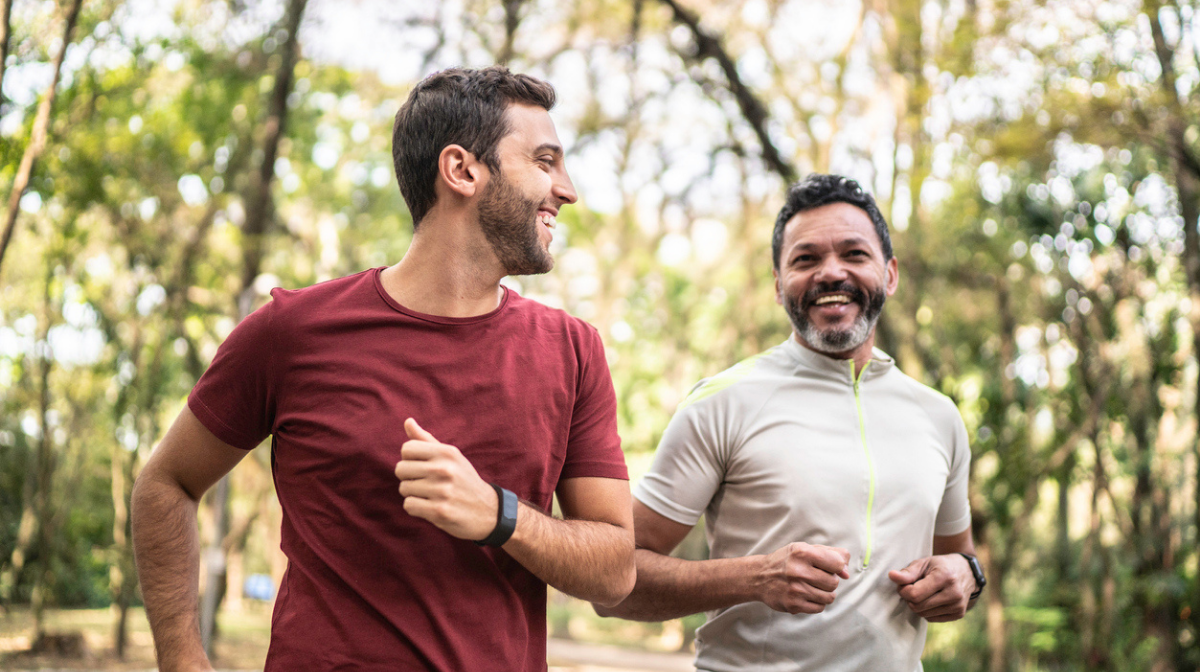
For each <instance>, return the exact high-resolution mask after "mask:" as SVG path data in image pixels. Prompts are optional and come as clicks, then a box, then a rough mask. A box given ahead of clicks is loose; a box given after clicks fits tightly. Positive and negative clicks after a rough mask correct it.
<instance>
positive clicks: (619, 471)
mask: <svg viewBox="0 0 1200 672" xmlns="http://www.w3.org/2000/svg"><path fill="white" fill-rule="evenodd" d="M583 326H584V328H583V329H582V330H581V335H580V340H579V346H578V353H579V373H578V376H579V380H578V382H577V386H576V395H575V404H574V406H573V408H572V412H571V430H570V436H569V437H568V438H567V457H566V460H565V461H564V462H563V468H562V474H561V475H560V476H559V478H560V479H566V478H583V477H593V478H616V479H621V480H629V470H628V469H627V468H626V466H625V454H624V453H623V452H621V437H620V435H619V434H618V433H617V395H616V393H615V392H614V391H613V383H612V375H611V374H610V373H609V371H608V361H607V360H606V359H605V357H604V344H603V342H602V341H601V340H600V334H599V333H597V332H596V330H595V329H594V328H593V327H591V326H590V325H583Z"/></svg>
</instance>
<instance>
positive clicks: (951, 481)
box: [933, 409, 971, 537]
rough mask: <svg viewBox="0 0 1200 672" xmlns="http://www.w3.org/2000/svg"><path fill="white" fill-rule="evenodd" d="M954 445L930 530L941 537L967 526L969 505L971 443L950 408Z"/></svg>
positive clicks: (965, 429)
mask: <svg viewBox="0 0 1200 672" xmlns="http://www.w3.org/2000/svg"><path fill="white" fill-rule="evenodd" d="M953 415H954V445H953V452H952V455H951V460H950V476H949V477H948V478H947V479H946V490H945V492H943V493H942V505H941V506H940V507H938V513H937V522H936V524H935V525H934V528H933V533H934V534H935V535H937V536H940V537H944V536H948V535H952V534H958V533H960V532H962V531H963V530H966V529H967V528H968V527H970V525H971V504H970V501H969V500H968V499H967V481H968V480H970V474H971V444H970V442H969V440H968V439H967V428H966V425H964V424H963V421H962V416H960V415H959V414H958V409H954V413H953Z"/></svg>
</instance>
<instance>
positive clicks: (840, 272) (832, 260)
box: [813, 254, 850, 282]
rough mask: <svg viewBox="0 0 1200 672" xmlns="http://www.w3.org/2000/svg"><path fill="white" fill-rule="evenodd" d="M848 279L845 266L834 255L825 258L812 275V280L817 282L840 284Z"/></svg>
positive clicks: (848, 275)
mask: <svg viewBox="0 0 1200 672" xmlns="http://www.w3.org/2000/svg"><path fill="white" fill-rule="evenodd" d="M849 277H850V274H849V273H848V272H847V271H846V267H845V265H844V264H842V260H841V258H839V257H838V255H836V254H831V255H828V256H826V257H825V259H823V260H822V261H821V265H820V266H818V267H817V271H816V273H814V274H813V280H816V281H817V282H841V281H843V280H845V279H847V278H849Z"/></svg>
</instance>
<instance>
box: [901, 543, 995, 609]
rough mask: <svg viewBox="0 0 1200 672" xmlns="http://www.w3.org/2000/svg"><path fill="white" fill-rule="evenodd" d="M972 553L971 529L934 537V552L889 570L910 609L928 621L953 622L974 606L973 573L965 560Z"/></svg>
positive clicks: (973, 551)
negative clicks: (963, 555)
mask: <svg viewBox="0 0 1200 672" xmlns="http://www.w3.org/2000/svg"><path fill="white" fill-rule="evenodd" d="M959 553H966V554H968V555H975V542H974V541H973V540H972V539H971V528H969V527H968V528H967V529H966V530H964V531H962V532H960V533H959V534H951V535H947V536H941V537H934V538H933V555H932V556H929V557H927V558H919V559H917V560H913V561H912V562H910V563H909V564H908V566H907V567H905V568H904V569H901V570H893V571H891V572H888V578H889V579H891V580H892V582H894V583H895V584H896V586H897V588H898V589H899V591H900V597H902V598H903V599H904V601H905V602H907V603H908V606H909V608H910V609H912V610H913V611H914V612H916V613H917V615H919V616H921V617H923V618H925V620H927V621H931V622H934V623H941V622H945V621H956V620H958V619H960V618H962V617H963V616H965V615H966V613H967V610H968V609H970V608H971V607H972V606H974V605H975V601H974V600H971V599H970V597H971V593H973V592H975V575H974V574H972V573H971V566H970V565H969V564H967V559H966V558H964V557H962V556H961V555H959Z"/></svg>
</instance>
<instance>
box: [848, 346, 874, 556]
mask: <svg viewBox="0 0 1200 672" xmlns="http://www.w3.org/2000/svg"><path fill="white" fill-rule="evenodd" d="M870 365H871V362H870V360H868V361H867V363H866V364H864V365H863V368H862V370H861V371H859V372H858V375H857V376H856V375H854V360H853V359H852V360H850V379H851V380H853V381H854V406H855V408H856V409H857V410H858V434H859V436H860V437H862V446H863V455H865V456H866V457H867V478H868V486H867V550H866V552H865V553H863V569H866V568H867V565H869V564H871V510H872V509H874V508H875V461H874V460H872V459H871V449H870V448H868V447H867V419H866V417H864V416H863V408H862V395H861V394H860V393H859V389H858V384H859V382H861V381H862V377H863V374H864V373H866V372H867V367H868V366H870Z"/></svg>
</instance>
